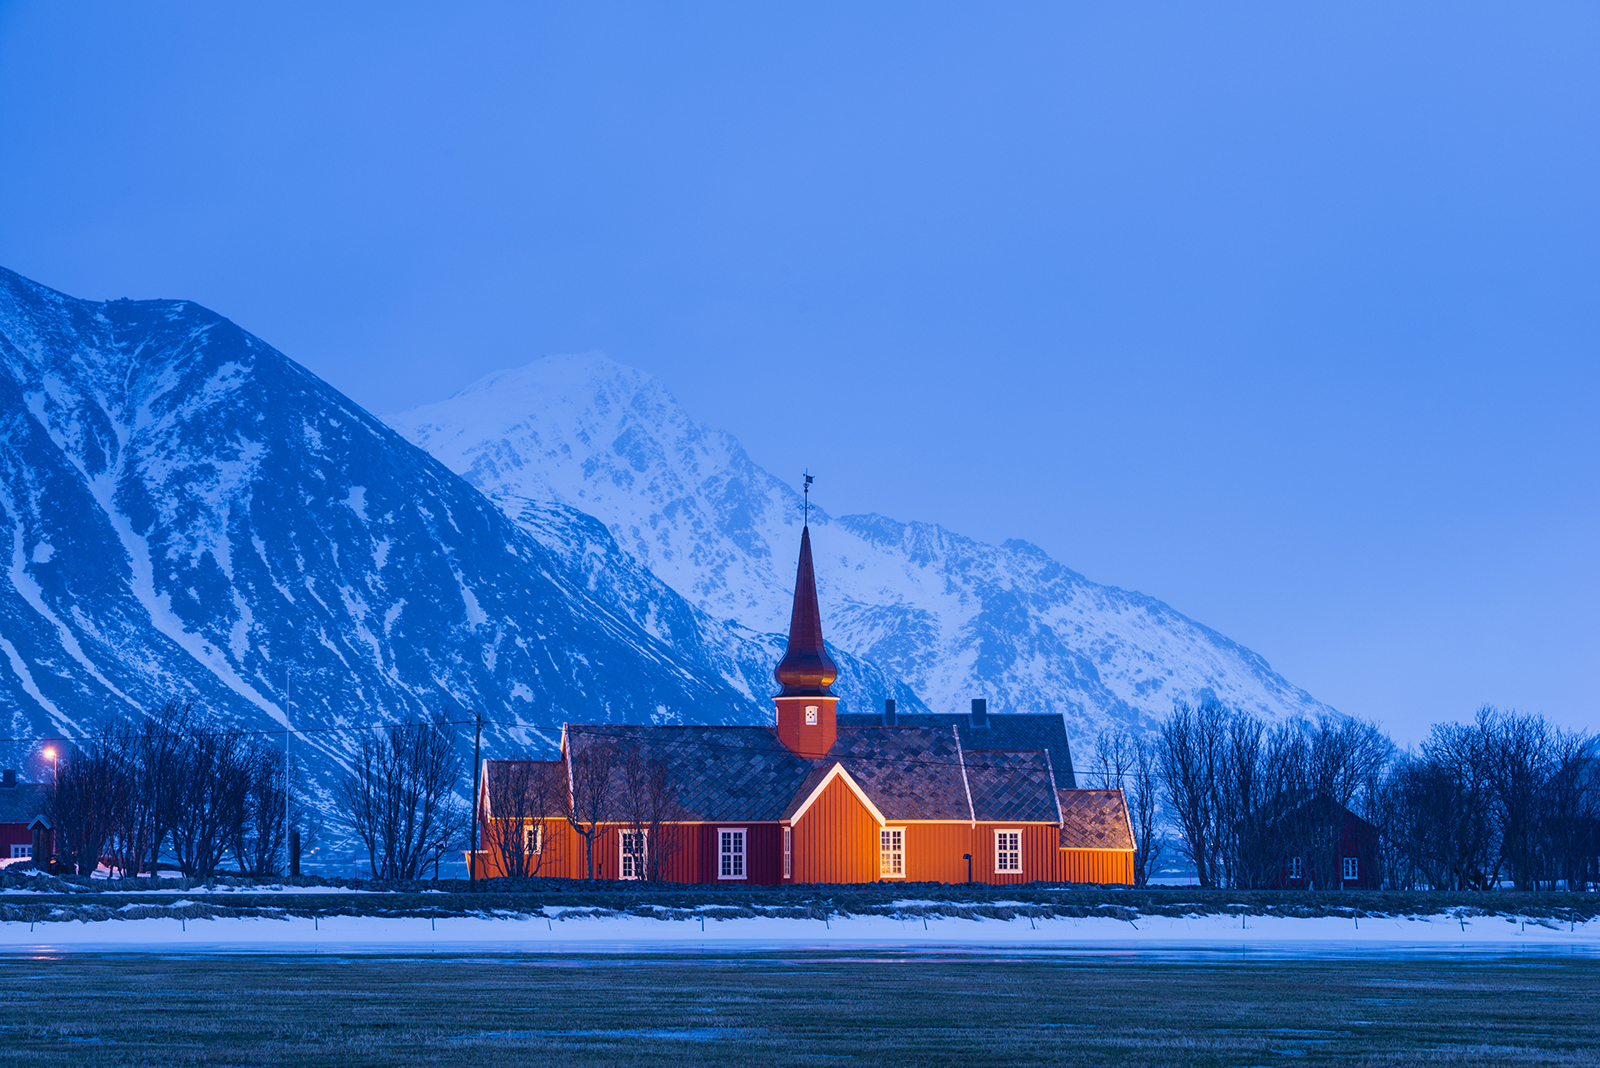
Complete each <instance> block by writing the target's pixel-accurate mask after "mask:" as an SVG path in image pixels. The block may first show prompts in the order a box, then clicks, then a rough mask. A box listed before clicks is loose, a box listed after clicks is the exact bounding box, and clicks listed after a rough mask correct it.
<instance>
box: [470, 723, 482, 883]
mask: <svg viewBox="0 0 1600 1068" xmlns="http://www.w3.org/2000/svg"><path fill="white" fill-rule="evenodd" d="M482 774H483V709H481V708H480V709H478V711H477V712H475V713H474V714H473V716H472V852H470V853H468V854H467V881H468V882H471V883H476V882H477V881H478V788H479V783H478V778H479V776H480V775H482Z"/></svg>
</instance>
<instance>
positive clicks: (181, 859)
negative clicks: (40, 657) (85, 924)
mask: <svg viewBox="0 0 1600 1068" xmlns="http://www.w3.org/2000/svg"><path fill="white" fill-rule="evenodd" d="M287 802H288V762H287V759H286V757H285V754H284V752H283V750H282V749H280V748H277V747H275V746H272V745H270V744H269V743H267V742H265V741H264V740H262V739H261V738H260V737H258V736H254V735H247V734H239V733H228V732H225V731H217V730H212V729H209V728H208V727H206V726H205V725H204V724H203V722H202V721H201V720H200V718H199V717H198V716H197V715H196V714H195V712H194V710H193V708H192V707H191V706H189V705H187V704H181V703H177V702H172V703H169V704H166V705H164V706H162V707H161V708H159V709H157V710H156V711H155V712H153V713H151V714H150V715H148V716H146V717H145V718H144V719H143V720H140V721H138V722H127V721H123V722H118V723H115V724H112V725H110V726H107V727H106V728H105V729H104V730H102V731H100V732H99V733H98V734H96V735H94V736H92V737H91V738H89V739H87V740H86V741H84V742H82V743H80V744H78V745H77V746H75V747H73V748H72V749H71V750H69V751H68V752H67V753H65V754H63V755H62V757H61V759H60V760H59V762H58V764H57V765H56V768H55V771H54V775H53V789H52V790H51V792H50V799H49V803H48V809H47V815H48V817H49V819H50V825H51V828H52V831H53V834H54V844H55V850H56V854H57V856H58V857H59V863H60V864H61V865H62V866H63V867H64V868H65V869H66V870H67V872H68V873H76V874H80V875H88V874H90V873H92V872H93V871H94V870H95V868H96V867H97V866H98V865H100V864H101V863H105V864H107V865H108V866H109V867H110V868H111V870H112V871H113V873H115V874H120V875H123V876H136V875H140V874H155V873H157V872H158V871H159V870H160V869H161V868H162V867H167V868H176V869H177V870H178V871H180V872H182V873H183V874H184V875H187V876H191V877H196V878H209V877H211V876H212V875H214V874H216V873H217V871H218V870H219V869H220V868H221V867H222V865H223V864H224V863H225V862H226V861H228V860H229V859H231V860H232V861H233V863H234V865H235V866H236V868H237V870H238V871H240V872H242V873H244V874H248V875H274V874H278V873H279V872H280V871H281V866H280V865H281V860H282V855H283V849H284V841H285V836H286V834H287V831H288V828H289V825H290V823H291V822H298V823H299V825H300V827H301V829H302V831H303V832H305V833H306V834H307V836H308V840H309V839H310V838H314V837H315V835H316V833H317V829H318V825H317V823H316V821H315V817H314V816H312V815H311V814H310V813H306V812H296V811H291V810H290V807H289V806H288V803H287Z"/></svg>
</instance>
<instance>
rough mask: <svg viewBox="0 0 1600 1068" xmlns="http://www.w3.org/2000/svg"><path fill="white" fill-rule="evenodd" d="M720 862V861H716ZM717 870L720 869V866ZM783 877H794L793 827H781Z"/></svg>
mask: <svg viewBox="0 0 1600 1068" xmlns="http://www.w3.org/2000/svg"><path fill="white" fill-rule="evenodd" d="M718 863H719V864H720V863H721V861H718ZM718 870H721V869H720V868H719V869H718ZM783 877H784V878H785V879H793V878H794V828H793V827H785V828H784V829H783Z"/></svg>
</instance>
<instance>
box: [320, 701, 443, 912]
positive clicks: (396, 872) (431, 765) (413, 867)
mask: <svg viewBox="0 0 1600 1068" xmlns="http://www.w3.org/2000/svg"><path fill="white" fill-rule="evenodd" d="M454 743H455V730H454V728H453V727H452V726H451V725H450V723H449V722H448V721H447V720H446V719H445V718H444V717H443V716H441V715H436V716H434V717H433V718H432V719H431V720H429V721H428V722H425V723H408V724H404V725H402V726H398V727H389V728H384V729H383V730H381V731H377V732H375V733H373V734H371V735H369V736H367V737H365V738H363V739H362V740H361V743H360V745H359V746H358V747H357V750H356V755H355V759H354V761H353V762H352V768H351V771H350V772H349V774H347V775H346V776H345V777H344V779H343V780H342V781H341V783H340V787H339V797H340V800H341V802H342V803H343V806H344V810H345V817H346V819H348V820H349V822H350V826H351V829H352V830H354V831H355V833H356V836H357V837H358V838H360V839H361V841H362V844H364V845H365V846H366V847H367V856H368V859H369V860H370V862H371V864H372V872H373V875H374V876H375V877H376V878H379V879H385V880H404V879H415V878H417V877H418V875H419V874H420V872H421V871H422V868H423V866H424V865H426V864H428V863H431V862H433V861H434V860H436V859H437V858H438V857H440V856H441V855H442V854H443V853H444V852H445V851H446V850H448V849H449V848H451V847H452V846H453V845H454V844H455V843H456V841H457V840H458V839H459V837H460V833H461V828H462V827H463V826H470V825H469V824H468V823H467V820H468V819H470V810H467V815H466V816H463V815H462V814H461V811H459V810H463V809H465V806H463V805H461V804H460V802H459V800H458V799H456V798H455V797H454V792H455V790H456V789H457V787H458V786H459V785H460V781H461V761H460V759H459V757H457V756H456V753H455V744H454Z"/></svg>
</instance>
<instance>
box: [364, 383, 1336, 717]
mask: <svg viewBox="0 0 1600 1068" xmlns="http://www.w3.org/2000/svg"><path fill="white" fill-rule="evenodd" d="M385 418H386V419H387V421H388V422H389V424H390V425H391V426H393V427H394V428H395V429H397V430H398V431H400V432H401V433H402V434H404V435H405V436H406V437H407V438H409V439H410V440H411V441H413V442H415V443H416V444H418V445H420V446H422V447H423V448H425V449H427V450H428V451H429V452H431V453H432V454H433V455H434V456H435V457H437V458H438V459H439V460H441V461H442V462H443V463H444V464H445V465H446V466H448V467H449V468H450V469H451V470H453V471H456V472H458V473H460V474H461V475H463V476H464V477H465V478H466V479H467V480H468V481H469V482H471V483H472V484H473V485H475V486H477V487H478V488H479V489H481V490H482V491H483V492H484V493H485V494H487V495H489V497H490V498H492V499H493V500H495V501H496V502H498V503H499V504H500V505H501V507H502V508H503V509H505V510H506V512H507V514H509V515H511V516H512V517H513V518H517V519H519V521H522V522H527V520H526V516H527V515H528V509H529V508H530V507H531V505H530V502H538V505H539V507H543V508H549V507H555V506H557V505H566V506H569V507H572V508H576V509H579V510H581V511H582V512H584V513H587V514H589V515H593V516H597V517H599V518H600V519H601V520H603V521H604V523H605V524H606V526H607V527H608V528H609V529H610V532H611V534H612V535H613V536H614V537H615V539H616V541H617V542H618V543H619V544H620V545H621V547H622V548H623V549H624V550H626V551H627V552H628V553H630V554H632V555H633V556H634V557H636V558H637V559H638V560H639V561H641V562H642V563H644V564H645V565H646V566H648V567H649V569H650V570H651V571H653V572H654V573H655V574H656V575H658V576H659V577H660V578H661V579H663V580H664V581H665V582H666V583H667V584H668V585H669V586H671V587H672V588H673V589H675V590H677V591H678V592H679V593H681V594H682V595H683V596H684V597H686V598H687V599H688V600H690V601H691V602H693V603H694V604H695V605H697V606H698V607H699V608H701V609H703V610H704V611H705V612H707V613H709V614H710V615H712V616H715V617H718V618H722V619H730V620H736V621H738V623H739V624H741V625H742V626H743V627H746V628H748V629H749V630H751V631H756V632H769V631H776V630H781V629H782V628H783V627H784V626H785V625H786V623H787V613H788V610H789V604H790V600H789V599H790V596H791V590H792V587H793V574H794V571H793V546H794V544H795V542H796V540H797V537H798V534H799V526H800V522H801V519H800V498H799V496H798V494H797V493H796V492H795V490H794V489H793V488H791V487H790V486H789V485H787V484H785V483H784V482H782V481H780V480H779V479H776V478H774V477H773V476H772V475H770V474H768V473H767V472H766V471H764V470H762V469H761V468H760V467H758V466H756V464H754V463H753V462H752V461H751V460H750V458H749V457H748V456H747V455H746V454H745V452H744V450H743V449H742V448H741V447H740V446H739V443H738V442H737V441H735V440H734V439H733V438H732V437H730V436H729V435H727V434H725V433H722V432H720V431H716V430H712V429H710V428H707V427H705V426H702V425H700V424H698V423H696V422H694V421H693V420H692V419H690V418H689V416H688V415H687V414H686V413H685V412H684V411H683V410H682V409H681V408H680V407H679V406H678V404H677V403H676V402H675V401H674V400H673V398H672V397H671V396H670V395H669V394H668V393H667V391H666V390H665V389H664V388H663V387H662V386H661V385H660V384H659V383H658V382H656V381H655V380H654V379H653V378H651V377H650V376H648V375H646V374H644V373H642V372H640V371H637V370H634V369H632V368H629V367H624V366H622V365H619V364H617V363H615V362H613V361H611V360H609V359H607V358H605V357H604V356H600V355H596V354H590V355H584V356H550V357H546V358H544V359H541V360H537V361H535V362H533V363H531V364H529V365H528V366H526V367H522V368H519V369H517V370H511V371H501V372H498V373H496V374H492V375H489V376H488V377H486V378H484V379H482V380H480V381H478V382H476V383H474V384H473V385H471V386H469V387H467V388H466V389H464V390H462V391H461V392H459V393H457V394H456V395H454V396H453V397H450V398H449V399H448V400H444V401H441V402H439V403H437V404H430V405H426V406H424V407H421V408H417V409H414V410H412V411H409V412H405V413H402V414H399V415H391V416H387V417H385ZM811 523H812V528H813V529H812V534H813V548H814V551H815V554H816V563H817V581H818V587H819V592H820V595H821V598H822V609H823V615H824V626H825V628H826V631H827V634H828V637H829V638H830V640H831V641H832V643H833V644H835V645H836V646H838V647H839V648H840V649H843V650H846V651H848V652H850V653H853V654H855V655H857V656H859V657H861V658H864V659H866V660H867V661H870V662H872V663H874V664H876V665H877V666H878V667H880V668H882V669H883V670H884V671H885V672H887V673H888V674H890V675H893V676H897V677H900V678H903V679H905V680H906V681H907V682H909V683H910V684H911V686H912V688H914V689H915V690H916V691H917V692H918V693H919V694H920V695H921V697H922V698H923V700H924V701H925V702H926V703H927V705H928V706H929V707H931V708H934V709H936V710H941V711H957V710H960V709H963V708H965V707H966V702H967V701H968V699H969V698H971V697H975V696H987V697H988V698H989V699H990V705H991V707H992V708H994V709H995V710H997V711H1018V712H1022V711H1047V710H1059V711H1061V712H1063V713H1064V714H1065V715H1066V717H1067V719H1068V722H1069V725H1070V726H1071V728H1072V733H1073V734H1074V736H1076V737H1078V738H1083V739H1084V740H1085V741H1087V739H1088V738H1089V737H1090V736H1092V735H1093V733H1094V732H1095V731H1096V730H1098V729H1099V728H1101V727H1104V726H1108V725H1115V724H1136V723H1140V722H1145V723H1147V722H1148V720H1147V719H1145V718H1144V717H1147V716H1149V715H1151V714H1157V715H1159V714H1164V713H1166V712H1168V711H1170V710H1171V708H1172V705H1173V702H1174V701H1175V700H1191V701H1192V700H1195V699H1197V698H1198V697H1200V696H1202V695H1204V694H1207V693H1209V694H1213V695H1215V696H1216V697H1218V698H1219V699H1221V700H1223V701H1226V702H1228V703H1230V704H1233V705H1236V706H1238V707H1240V708H1244V709H1247V710H1249V711H1252V712H1256V713H1259V714H1262V715H1265V716H1267V717H1269V718H1279V717H1283V716H1290V715H1299V714H1315V713H1318V712H1326V711H1330V710H1329V709H1328V708H1327V707H1326V706H1325V705H1322V704H1320V703H1319V702H1317V701H1316V700H1315V699H1313V698H1312V697H1311V696H1310V695H1309V694H1307V693H1306V692H1305V691H1303V690H1301V689H1299V688H1297V687H1295V686H1293V685H1292V684H1290V683H1289V682H1288V681H1286V680H1285V679H1283V678H1282V677H1281V676H1279V675H1278V674H1276V673H1275V672H1273V671H1272V669H1271V668H1270V667H1269V666H1268V665H1267V663H1266V661H1264V660H1263V659H1262V658H1261V657H1260V656H1257V655H1256V654H1255V653H1253V652H1251V651H1250V650H1248V649H1246V648H1244V647H1242V646H1240V645H1238V644H1237V643H1235V642H1232V641H1229V640H1228V639H1227V638H1225V637H1223V636H1222V635H1220V634H1218V633H1216V632H1215V631H1213V630H1210V629H1208V628H1206V627H1204V626H1201V625H1200V624H1198V623H1196V622H1194V621H1193V620H1191V619H1189V618H1187V617H1185V616H1184V615H1182V614H1180V613H1178V612H1176V611H1174V610H1173V609H1172V608H1170V607H1168V606H1167V605H1165V604H1163V603H1161V602H1160V601H1157V600H1155V599H1154V598H1151V597H1147V596H1144V595H1143V594H1139V593H1133V592H1129V591H1125V590H1120V589H1115V588H1113V587H1109V586H1101V585H1098V584H1096V583H1093V582H1090V581H1089V580H1087V579H1085V578H1084V577H1083V576H1082V575H1079V574H1077V573H1076V572H1073V571H1071V570H1070V569H1068V568H1066V567H1064V566H1063V565H1061V564H1059V563H1057V562H1056V561H1054V560H1052V559H1051V558H1050V557H1049V556H1048V555H1046V554H1045V553H1044V552H1043V551H1042V550H1040V549H1038V548H1036V547H1035V546H1033V545H1030V544H1028V543H1026V542H1021V541H1008V542H1006V543H1005V544H1003V545H999V546H995V545H987V544H983V543H981V542H977V541H974V540H972V539H970V538H965V537H962V536H961V535H959V534H954V533H952V532H950V531H948V530H945V529H943V528H942V527H938V526H934V525H931V524H926V523H915V522H911V523H904V522H897V521H895V520H892V519H886V518H884V517H883V516H879V515H852V516H839V517H833V516H829V515H828V514H827V513H826V512H823V511H820V510H819V509H817V508H816V507H814V506H813V508H812V509H811ZM536 525H537V524H536V523H535V524H530V527H531V526H536ZM841 675H842V676H843V675H844V672H841Z"/></svg>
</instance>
